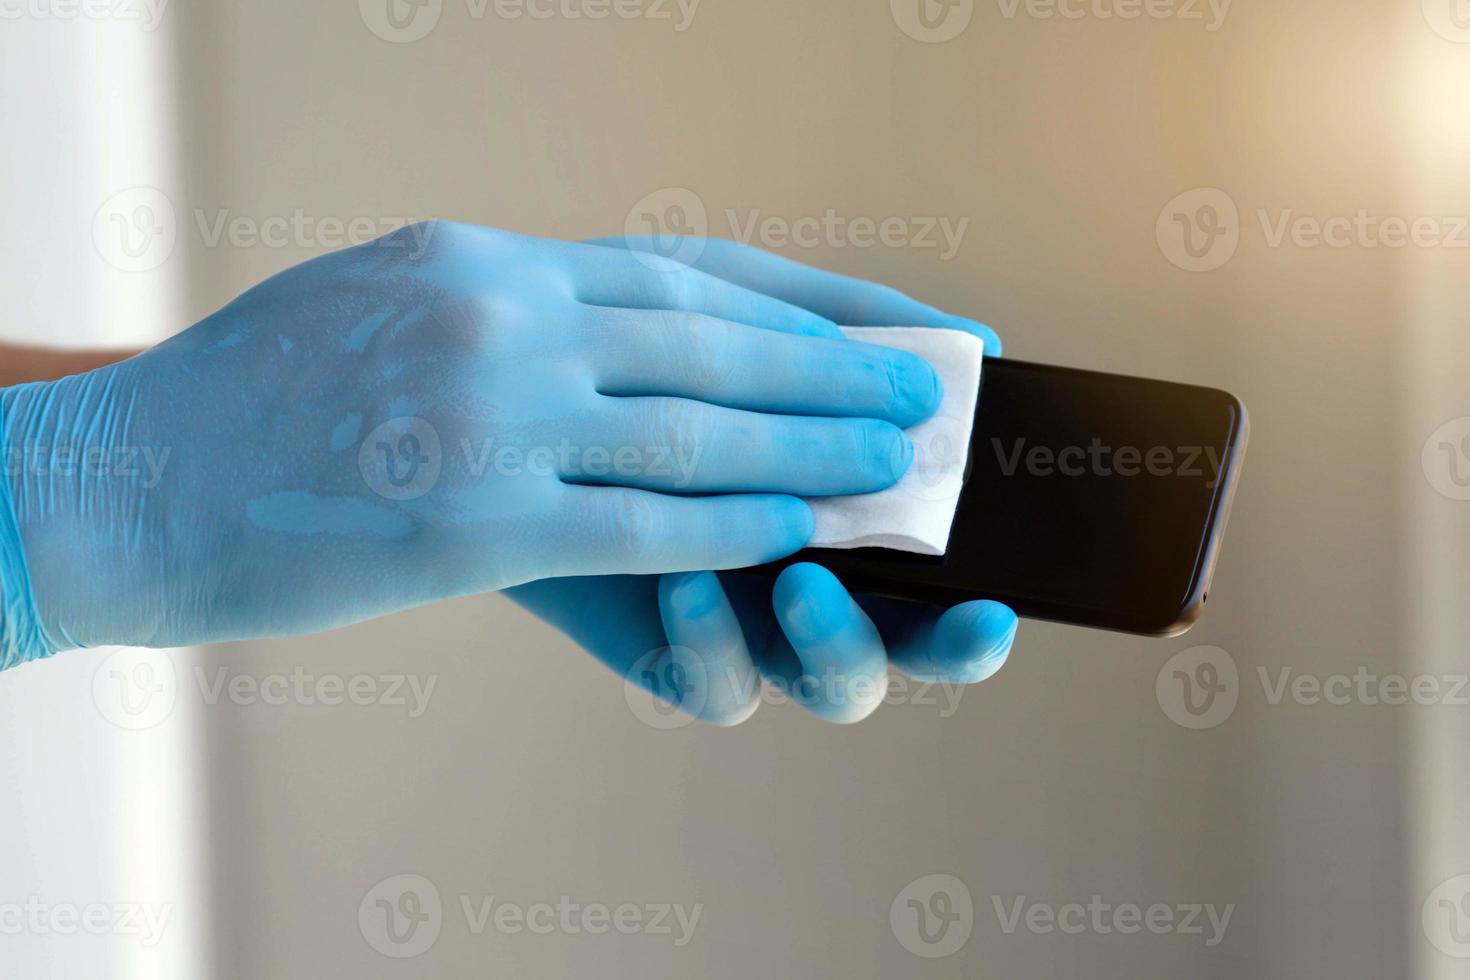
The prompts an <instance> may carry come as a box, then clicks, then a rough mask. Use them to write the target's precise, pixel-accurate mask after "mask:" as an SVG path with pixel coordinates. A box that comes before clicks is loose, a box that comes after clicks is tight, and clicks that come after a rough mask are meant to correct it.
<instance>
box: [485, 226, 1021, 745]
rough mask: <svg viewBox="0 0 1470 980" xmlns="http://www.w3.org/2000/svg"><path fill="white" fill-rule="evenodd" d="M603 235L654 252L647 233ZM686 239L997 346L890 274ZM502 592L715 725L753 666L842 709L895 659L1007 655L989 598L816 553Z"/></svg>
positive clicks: (779, 290) (833, 317)
mask: <svg viewBox="0 0 1470 980" xmlns="http://www.w3.org/2000/svg"><path fill="white" fill-rule="evenodd" d="M599 244H602V245H604V246H606V247H609V248H619V249H633V250H636V251H639V252H640V253H647V254H652V253H654V252H655V247H654V243H653V242H651V241H649V240H646V239H644V240H637V239H635V240H624V239H621V238H615V239H605V240H600V241H599ZM683 251H687V252H693V253H697V254H698V258H697V259H696V260H695V265H696V266H697V267H698V268H699V269H700V270H701V271H704V272H707V273H710V274H712V275H715V276H718V277H720V278H722V279H724V280H725V281H727V282H729V283H731V284H732V285H738V286H743V287H745V288H748V289H752V290H754V291H757V292H761V293H764V294H767V295H769V296H771V297H773V298H775V299H778V300H781V301H784V302H787V303H791V304H793V305H795V306H797V307H800V308H802V309H805V310H808V311H809V312H811V313H813V314H816V315H818V316H820V317H822V318H823V319H824V320H825V321H828V322H833V323H841V324H844V325H847V326H927V327H942V328H949V329H955V330H966V331H969V332H971V333H975V334H978V335H979V336H981V337H982V338H984V340H985V345H986V352H987V354H998V353H999V352H1000V338H999V337H997V336H996V335H995V333H994V331H992V330H991V329H990V328H989V327H986V326H984V325H982V324H979V323H975V322H974V321H971V320H966V319H964V318H962V317H957V316H953V315H951V314H948V313H943V312H941V311H939V310H936V309H934V308H933V307H930V306H926V305H924V304H922V303H919V302H916V301H915V300H912V299H910V298H908V297H907V296H904V295H902V294H901V293H898V292H896V291H894V290H892V289H890V288H888V287H885V286H879V285H875V284H872V283H867V282H862V281H860V280H855V279H850V278H847V277H844V276H839V275H836V274H834V273H830V272H824V271H821V270H817V269H812V268H809V267H807V266H803V265H800V264H799V263H796V262H792V261H790V260H787V259H783V258H780V257H779V256H775V255H771V254H769V253H766V252H762V251H759V250H757V249H753V248H749V247H746V246H742V245H738V244H736V243H734V242H726V241H715V240H711V241H708V242H704V243H703V244H702V246H701V247H698V248H686V249H684V250H683ZM829 335H830V336H840V333H838V332H835V331H834V332H833V333H831V334H829ZM508 594H509V595H510V597H511V598H513V599H515V600H516V601H517V602H519V603H520V604H521V605H523V606H525V607H526V608H527V609H529V610H530V611H531V612H533V613H535V614H536V615H538V616H540V617H541V618H542V619H544V620H546V621H547V622H549V623H551V624H552V625H554V626H556V627H558V628H559V629H561V630H562V631H563V632H565V633H566V634H567V635H569V636H570V637H571V638H572V639H573V640H575V641H576V642H577V643H579V644H580V645H581V646H583V647H584V648H585V649H587V650H588V651H590V652H591V653H592V654H594V655H595V656H597V657H598V658H599V659H601V660H602V661H603V662H604V663H606V664H607V665H608V666H609V667H611V668H612V669H613V670H614V671H616V672H618V673H619V674H622V675H623V676H624V677H625V678H626V679H627V680H629V681H631V682H633V683H636V684H641V685H642V686H644V687H646V688H649V689H650V690H652V691H654V693H656V694H658V695H659V696H660V697H662V698H664V699H665V700H667V701H669V702H670V703H672V704H674V705H676V706H678V707H682V708H684V709H685V710H686V711H688V712H689V713H691V714H693V715H695V716H696V717H699V718H701V719H703V720H705V721H710V722H713V723H715V724H720V725H732V724H736V723H738V722H741V721H743V720H745V719H746V718H748V717H749V716H750V715H751V714H752V713H753V712H754V711H755V709H756V708H757V707H758V706H759V704H760V700H759V696H760V684H759V679H760V678H761V677H764V678H766V680H768V681H771V682H773V683H774V684H776V685H777V686H778V688H779V689H780V690H781V691H783V692H785V693H788V694H790V695H791V696H792V699H793V700H797V701H798V702H799V703H801V704H802V705H804V706H805V707H807V708H809V709H811V710H812V711H813V712H814V713H815V714H817V715H818V716H820V717H822V718H825V719H827V720H829V721H836V722H854V721H858V720H861V719H862V718H864V717H866V716H867V715H868V714H870V713H871V712H872V711H873V710H874V709H875V708H876V707H877V706H878V705H879V704H880V703H881V702H882V700H883V695H884V692H885V691H886V689H887V688H886V681H887V676H888V673H887V672H888V667H889V665H890V664H892V665H893V666H896V667H898V668H899V669H900V670H902V671H904V672H905V673H906V674H908V675H910V676H912V677H914V678H915V679H918V680H924V681H940V682H952V683H977V682H979V681H982V680H985V679H986V678H988V677H990V676H991V675H992V674H994V673H995V672H996V671H997V670H999V669H1000V668H1001V666H1002V665H1003V664H1004V663H1005V660H1006V657H1007V656H1008V655H1009V653H1010V649H1011V644H1012V641H1013V640H1014V638H1015V634H1016V625H1017V623H1016V615H1015V613H1013V612H1012V611H1011V610H1010V609H1008V608H1006V607H1005V606H1003V605H1001V604H1000V603H996V602H986V601H979V602H967V603H964V604H962V605H959V606H956V607H954V608H952V609H941V608H938V607H935V606H931V605H928V604H925V603H916V602H906V601H900V600H896V599H886V598H879V597H874V596H857V597H855V598H854V597H853V596H850V595H849V594H848V592H847V590H846V589H844V588H843V586H842V584H841V583H840V582H838V580H837V578H836V577H835V576H834V575H832V573H831V572H829V571H827V570H826V569H824V568H821V567H819V566H817V565H812V564H797V565H793V566H791V567H789V568H787V569H786V570H785V571H783V572H782V573H781V575H780V576H779V578H777V579H776V580H775V582H774V583H772V582H771V581H769V580H766V579H762V578H759V577H757V576H753V575H746V574H739V573H725V574H721V575H718V576H716V575H714V574H712V573H708V572H706V573H703V574H682V575H664V576H637V575H629V576H610V577H601V578H573V579H559V580H550V581H541V582H533V583H530V584H528V585H523V586H520V587H519V588H516V589H512V590H511V591H510V592H509V593H508ZM611 624H616V625H615V626H613V625H611Z"/></svg>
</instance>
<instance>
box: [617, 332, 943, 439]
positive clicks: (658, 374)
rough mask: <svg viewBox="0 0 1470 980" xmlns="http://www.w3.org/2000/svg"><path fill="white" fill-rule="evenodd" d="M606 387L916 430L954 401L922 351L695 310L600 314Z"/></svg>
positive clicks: (638, 393)
mask: <svg viewBox="0 0 1470 980" xmlns="http://www.w3.org/2000/svg"><path fill="white" fill-rule="evenodd" d="M597 317H598V319H599V320H601V321H602V322H601V323H599V324H598V325H597V327H596V330H597V337H598V342H599V343H605V344H606V345H607V347H606V348H605V354H604V356H602V357H600V358H599V360H598V376H597V388H598V390H599V391H600V392H602V393H603V394H608V395H675V396H678V397H681V398H692V399H697V400H698V401H702V402H709V403H710V404H713V405H723V406H726V407H727V408H745V409H750V410H752V411H759V412H780V413H785V414H791V415H831V416H839V415H841V416H864V417H867V418H875V419H882V420H883V421H885V422H891V423H893V424H894V425H897V426H899V427H900V428H908V427H909V426H911V425H914V424H916V423H918V422H921V421H923V420H924V419H926V418H929V417H930V416H931V415H933V414H934V413H935V411H937V410H938V408H939V405H940V402H941V401H942V400H943V397H944V390H943V386H942V384H941V383H940V381H939V377H938V375H936V374H935V372H934V369H933V368H932V367H931V366H930V365H929V363H928V362H927V361H925V360H924V359H923V358H922V357H918V356H915V355H913V354H910V353H908V352H907V351H901V350H894V349H893V348H889V347H880V346H878V345H876V344H863V343H854V342H852V341H848V340H831V339H828V338H824V337H797V336H791V335H789V334H783V333H779V332H776V331H772V330H759V329H755V328H753V327H749V326H745V325H743V324H739V323H731V322H729V321H727V320H720V319H716V318H713V317H708V316H701V315H695V314H688V313H669V312H647V311H636V312H635V311H629V310H600V311H599V312H598V314H597Z"/></svg>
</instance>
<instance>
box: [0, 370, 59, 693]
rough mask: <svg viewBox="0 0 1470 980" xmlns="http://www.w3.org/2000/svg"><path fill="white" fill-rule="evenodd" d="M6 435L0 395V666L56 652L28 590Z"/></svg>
mask: <svg viewBox="0 0 1470 980" xmlns="http://www.w3.org/2000/svg"><path fill="white" fill-rule="evenodd" d="M0 394H3V393H0ZM7 435H8V431H7V426H6V418H5V401H4V399H3V397H0V451H3V453H4V455H3V457H0V670H7V669H9V668H11V667H15V666H17V665H19V664H23V663H26V662H27V661H31V660H39V659H41V658H43V657H49V656H51V655H52V654H53V653H55V652H56V650H55V649H54V648H52V647H51V645H50V644H49V643H47V641H46V634H45V631H44V630H43V629H42V628H41V619H40V617H39V616H38V615H37V614H36V602H35V596H34V595H33V594H32V592H31V576H30V572H29V570H28V569H27V567H26V554H25V549H24V547H23V546H22V544H21V539H20V523H19V521H18V520H17V519H16V514H15V502H14V497H13V495H12V492H11V486H10V478H11V475H12V473H11V470H12V469H13V465H14V464H13V462H12V460H13V458H14V456H15V454H14V453H12V452H11V447H10V444H9V440H8V438H7Z"/></svg>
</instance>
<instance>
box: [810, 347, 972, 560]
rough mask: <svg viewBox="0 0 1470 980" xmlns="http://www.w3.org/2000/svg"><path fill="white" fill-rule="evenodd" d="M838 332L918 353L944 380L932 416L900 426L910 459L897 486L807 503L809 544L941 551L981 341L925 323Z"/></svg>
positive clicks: (961, 465)
mask: <svg viewBox="0 0 1470 980" xmlns="http://www.w3.org/2000/svg"><path fill="white" fill-rule="evenodd" d="M842 329H843V332H844V333H846V334H847V336H848V337H849V338H851V339H852V340H860V341H863V342H864V343H869V344H881V345H882V346H884V347H896V348H898V349H899V350H906V351H908V352H909V353H911V354H917V355H919V356H920V357H922V358H924V360H926V361H928V362H929V363H930V364H931V365H933V367H934V370H935V371H936V372H938V374H939V380H940V381H941V382H943V384H944V400H943V402H941V403H940V406H939V411H938V412H936V413H935V415H934V417H933V418H931V419H929V420H928V421H925V422H920V423H919V424H918V425H916V426H914V427H912V428H911V429H909V430H907V431H908V436H909V439H910V440H912V442H913V444H914V462H913V465H912V466H910V467H909V470H908V472H907V473H905V474H904V476H903V479H901V480H899V481H898V483H896V484H895V485H893V486H891V487H889V488H888V489H887V490H882V491H879V492H878V493H868V494H861V495H858V496H852V497H814V498H809V499H808V500H807V503H809V504H811V507H812V513H813V514H814V515H815V516H816V519H817V530H816V534H814V535H813V536H812V540H811V543H810V545H809V547H812V548H892V549H895V550H897V551H911V552H914V553H916V554H920V555H942V554H944V550H945V548H946V547H948V545H949V529H950V525H952V524H953V523H954V515H955V511H956V509H958V507H959V503H960V490H961V489H962V488H963V486H964V480H965V463H966V461H967V460H968V458H969V453H970V432H971V430H972V429H973V428H974V426H975V405H976V403H977V401H978V398H979V393H980V361H981V358H982V357H983V356H984V355H985V341H983V340H981V339H980V338H979V337H976V336H975V335H974V334H969V333H965V332H963V331H960V330H941V329H936V328H933V327H843V328H842Z"/></svg>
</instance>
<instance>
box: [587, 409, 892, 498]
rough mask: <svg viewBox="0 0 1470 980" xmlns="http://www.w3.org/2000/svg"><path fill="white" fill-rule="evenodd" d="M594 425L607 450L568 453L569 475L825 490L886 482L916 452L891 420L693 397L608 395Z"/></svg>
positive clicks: (693, 489)
mask: <svg viewBox="0 0 1470 980" xmlns="http://www.w3.org/2000/svg"><path fill="white" fill-rule="evenodd" d="M590 435H591V436H592V437H593V439H594V440H595V441H596V442H597V443H598V444H599V445H600V446H602V447H603V449H602V451H601V452H599V453H597V454H596V456H595V457H594V455H593V453H592V452H591V451H588V450H584V451H583V452H581V453H577V454H573V455H568V456H566V457H565V458H564V460H563V464H564V467H565V471H564V472H562V473H561V474H560V475H561V477H562V479H563V480H564V481H566V482H568V483H580V484H584V485H595V486H623V487H634V488H638V489H643V490H656V491H662V492H673V493H789V494H795V495H798V496H802V497H818V496H832V495H837V494H855V493H873V492H875V491H878V490H883V489H886V488H887V487H890V486H892V485H893V484H895V483H897V482H898V480H899V478H900V477H902V476H903V475H904V473H905V472H907V471H908V468H909V466H910V464H911V463H912V462H913V458H914V447H913V444H912V443H911V442H910V441H909V438H908V436H906V435H905V434H904V432H903V430H901V429H899V428H897V427H896V426H893V425H889V424H888V423H887V422H880V421H877V420H875V419H866V418H854V419H837V418H816V417H812V416H803V415H766V414H762V413H758V412H744V411H740V410H738V409H731V408H720V407H719V406H716V405H707V404H705V403H704V402H697V401H690V400H688V399H685V398H656V397H642V398H607V399H604V400H603V404H602V406H601V410H600V411H599V412H598V413H597V418H596V420H595V421H594V422H593V423H591V432H590ZM594 463H595V464H596V465H595V466H594V465H593V464H594Z"/></svg>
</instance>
